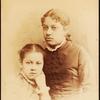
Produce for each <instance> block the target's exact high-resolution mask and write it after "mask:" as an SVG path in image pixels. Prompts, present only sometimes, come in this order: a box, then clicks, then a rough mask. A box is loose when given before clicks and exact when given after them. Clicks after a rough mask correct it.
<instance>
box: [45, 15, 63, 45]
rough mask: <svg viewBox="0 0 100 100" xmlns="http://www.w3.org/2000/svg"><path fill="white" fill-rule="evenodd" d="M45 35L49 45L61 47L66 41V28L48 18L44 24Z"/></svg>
mask: <svg viewBox="0 0 100 100" xmlns="http://www.w3.org/2000/svg"><path fill="white" fill-rule="evenodd" d="M43 33H44V38H45V41H46V43H47V44H48V45H52V46H53V45H59V44H60V43H61V42H62V41H63V40H64V39H65V30H64V26H63V25H62V24H61V23H60V22H56V21H55V20H53V19H52V18H51V17H46V18H45V22H44V23H43Z"/></svg>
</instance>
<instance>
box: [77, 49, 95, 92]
mask: <svg viewBox="0 0 100 100" xmlns="http://www.w3.org/2000/svg"><path fill="white" fill-rule="evenodd" d="M78 65H79V66H78V75H79V82H80V87H81V89H82V90H83V91H87V90H91V89H92V87H93V81H95V79H94V72H95V71H94V68H93V63H92V60H91V58H90V56H89V54H88V53H87V52H86V51H85V49H84V48H81V49H80V52H79V63H78Z"/></svg>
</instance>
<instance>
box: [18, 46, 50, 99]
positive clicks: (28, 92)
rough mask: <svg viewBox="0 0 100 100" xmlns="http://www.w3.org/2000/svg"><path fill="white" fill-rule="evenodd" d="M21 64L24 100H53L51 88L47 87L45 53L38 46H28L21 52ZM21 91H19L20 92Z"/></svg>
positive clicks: (20, 74)
mask: <svg viewBox="0 0 100 100" xmlns="http://www.w3.org/2000/svg"><path fill="white" fill-rule="evenodd" d="M19 57H20V62H21V67H20V73H19V76H20V79H21V81H22V83H23V84H22V88H23V86H24V93H23V95H22V96H21V97H20V98H22V100H23V98H24V100H51V98H50V95H49V87H47V86H46V80H45V75H44V73H43V71H42V69H43V65H44V60H43V57H44V51H43V49H42V47H41V46H40V45H38V44H26V45H25V46H24V47H23V48H22V49H21V50H20V51H19ZM20 90H21V88H20ZM20 90H19V91H20Z"/></svg>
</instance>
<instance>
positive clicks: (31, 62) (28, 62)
mask: <svg viewBox="0 0 100 100" xmlns="http://www.w3.org/2000/svg"><path fill="white" fill-rule="evenodd" d="M43 63H44V62H43V55H42V53H39V52H29V53H26V54H25V58H24V59H23V62H22V70H23V72H24V74H25V75H26V76H27V78H29V79H34V78H35V77H36V76H38V75H39V74H40V73H41V72H42V68H43Z"/></svg>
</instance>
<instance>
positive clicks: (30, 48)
mask: <svg viewBox="0 0 100 100" xmlns="http://www.w3.org/2000/svg"><path fill="white" fill-rule="evenodd" d="M29 52H40V53H41V54H43V57H44V55H45V52H44V49H43V48H42V47H41V46H40V45H39V44H32V43H29V44H26V45H25V46H24V47H23V48H22V49H21V50H20V51H19V57H20V61H21V63H22V62H23V59H24V58H25V54H26V53H29Z"/></svg>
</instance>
